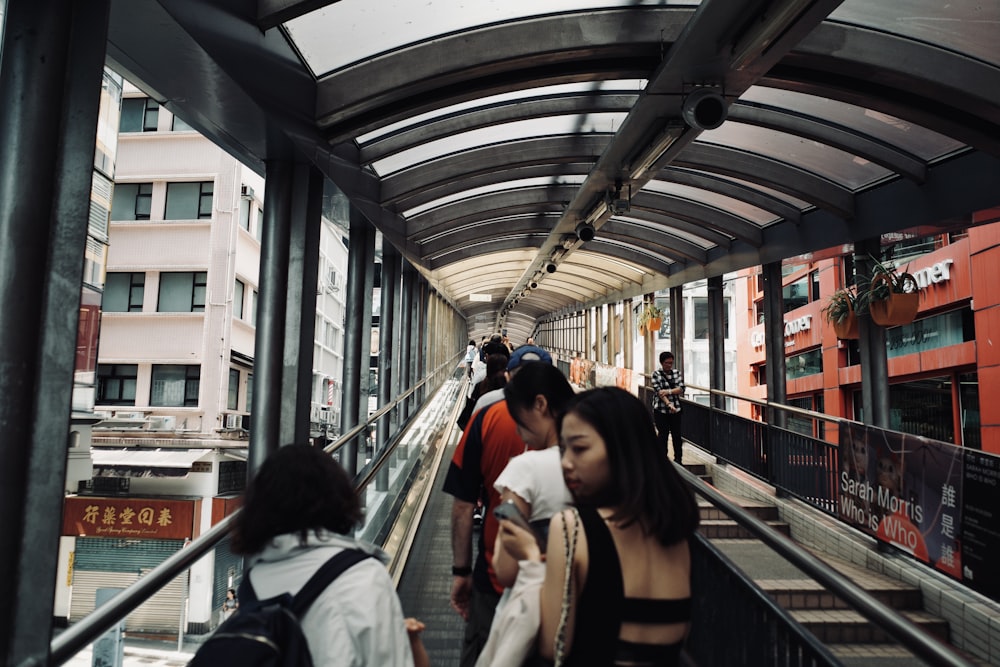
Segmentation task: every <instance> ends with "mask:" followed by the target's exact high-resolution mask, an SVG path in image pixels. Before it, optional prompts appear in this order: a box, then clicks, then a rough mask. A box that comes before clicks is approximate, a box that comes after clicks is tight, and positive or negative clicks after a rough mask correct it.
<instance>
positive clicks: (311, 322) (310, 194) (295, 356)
mask: <svg viewBox="0 0 1000 667" xmlns="http://www.w3.org/2000/svg"><path fill="white" fill-rule="evenodd" d="M322 213H323V174H322V173H321V172H320V171H319V170H318V169H316V168H315V167H313V166H310V165H305V164H297V165H295V169H294V176H293V179H292V202H291V220H290V223H291V224H290V239H289V254H288V275H289V281H288V297H287V303H286V313H285V317H286V325H285V355H284V374H283V378H282V386H283V389H282V392H281V400H282V410H281V414H280V415H279V419H280V420H281V431H280V433H281V435H280V440H279V444H287V443H290V442H297V443H304V442H309V422H310V419H311V417H310V408H311V407H312V392H313V348H314V341H315V338H316V284H317V281H318V278H319V238H320V225H321V221H320V218H321V216H322ZM286 402H289V403H291V405H286V404H285V403H286Z"/></svg>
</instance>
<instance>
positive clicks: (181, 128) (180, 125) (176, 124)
mask: <svg viewBox="0 0 1000 667" xmlns="http://www.w3.org/2000/svg"><path fill="white" fill-rule="evenodd" d="M170 129H171V130H172V131H174V132H194V131H195V129H194V128H193V127H191V126H190V125H188V124H187V123H185V122H184V119H183V118H181V117H180V116H178V115H177V114H174V118H173V120H172V121H171V125H170Z"/></svg>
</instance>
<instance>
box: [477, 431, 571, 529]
mask: <svg viewBox="0 0 1000 667" xmlns="http://www.w3.org/2000/svg"><path fill="white" fill-rule="evenodd" d="M559 461H560V455H559V448H558V447H548V448H546V449H529V450H528V451H526V452H525V453H523V454H518V455H517V456H515V457H514V458H512V459H511V460H510V461H509V462H508V463H507V467H506V468H504V469H503V472H502V473H500V476H499V477H497V481H496V482H494V484H493V488H495V489H496V490H497V491H499V492H500V493H503V490H504V489H505V488H506V489H510V490H511V491H512V492H514V493H516V494H517V495H519V496H520V497H521V498H523V499H524V501H525V502H527V503H530V504H531V516H529V517H528V521H538V520H541V519H548V518H549V517H551V516H552V515H553V514H555V513H556V512H559V511H561V510H563V509H566V508H567V507H569V506H570V505H572V504H573V496H571V495H570V492H569V489H567V488H566V482H565V481H564V480H563V475H562V465H561V464H560V462H559Z"/></svg>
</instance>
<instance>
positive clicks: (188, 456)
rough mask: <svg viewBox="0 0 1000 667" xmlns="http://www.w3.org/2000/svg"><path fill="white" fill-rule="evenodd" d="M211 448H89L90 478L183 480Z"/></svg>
mask: <svg viewBox="0 0 1000 667" xmlns="http://www.w3.org/2000/svg"><path fill="white" fill-rule="evenodd" d="M211 451H212V450H211V449H187V450H159V449H156V450H126V449H110V450H109V449H92V450H91V452H90V455H91V458H92V459H93V461H94V477H183V476H185V475H187V474H188V473H189V472H191V468H192V466H193V465H194V463H195V462H196V461H197V460H198V459H200V458H202V457H204V456H205V455H206V454H209V453H211Z"/></svg>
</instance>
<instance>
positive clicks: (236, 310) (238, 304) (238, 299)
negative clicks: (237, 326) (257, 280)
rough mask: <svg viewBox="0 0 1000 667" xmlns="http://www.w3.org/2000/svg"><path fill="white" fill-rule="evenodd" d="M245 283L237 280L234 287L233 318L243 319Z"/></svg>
mask: <svg viewBox="0 0 1000 667" xmlns="http://www.w3.org/2000/svg"><path fill="white" fill-rule="evenodd" d="M243 290H244V287H243V282H242V281H239V280H237V281H236V284H235V285H234V286H233V317H235V318H236V319H238V320H242V319H243Z"/></svg>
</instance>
